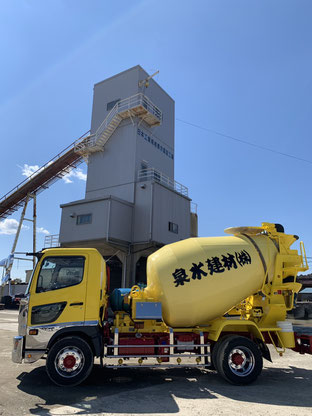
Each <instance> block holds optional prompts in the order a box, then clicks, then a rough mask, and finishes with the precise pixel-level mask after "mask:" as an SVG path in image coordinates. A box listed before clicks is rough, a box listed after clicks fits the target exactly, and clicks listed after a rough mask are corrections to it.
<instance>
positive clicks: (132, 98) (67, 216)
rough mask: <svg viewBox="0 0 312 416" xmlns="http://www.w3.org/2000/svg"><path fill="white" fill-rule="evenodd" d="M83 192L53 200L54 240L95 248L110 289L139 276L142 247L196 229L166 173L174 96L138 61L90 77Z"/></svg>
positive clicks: (183, 191) (184, 194) (186, 201)
mask: <svg viewBox="0 0 312 416" xmlns="http://www.w3.org/2000/svg"><path fill="white" fill-rule="evenodd" d="M90 134H91V135H90V136H89V138H88V140H87V141H85V142H84V143H83V144H82V145H80V147H79V148H78V149H77V151H78V152H80V153H81V154H83V155H84V157H85V158H86V159H87V160H88V175H87V183H86V194H85V199H83V200H79V201H74V202H70V203H68V204H64V205H61V208H62V220H61V228H60V243H61V246H62V247H74V246H75V247H95V248H97V249H98V250H99V251H100V252H101V253H102V255H103V256H104V258H105V259H107V260H108V259H109V265H110V267H111V289H112V288H115V287H128V286H131V285H133V284H135V283H139V282H142V283H144V282H145V280H146V275H145V265H146V258H147V256H148V255H149V254H151V253H152V252H154V251H155V250H157V249H158V248H159V247H161V246H162V245H164V244H168V243H172V242H174V241H178V240H182V239H185V238H188V237H191V236H196V235H197V215H196V213H191V200H190V198H189V197H188V189H187V188H186V187H185V186H183V185H181V184H179V183H178V182H176V181H175V180H174V101H173V99H172V98H171V97H170V96H169V95H168V94H167V93H166V92H165V91H164V90H163V89H162V88H161V87H160V86H159V85H158V84H157V82H156V81H155V80H154V79H153V78H152V77H150V76H149V75H148V74H147V72H145V71H144V70H143V69H142V68H141V67H140V66H139V65H138V66H135V67H133V68H130V69H128V70H126V71H124V72H121V73H120V74H117V75H115V76H113V77H111V78H108V79H106V80H104V81H102V82H99V83H97V84H95V86H94V95H93V109H92V120H91V133H90Z"/></svg>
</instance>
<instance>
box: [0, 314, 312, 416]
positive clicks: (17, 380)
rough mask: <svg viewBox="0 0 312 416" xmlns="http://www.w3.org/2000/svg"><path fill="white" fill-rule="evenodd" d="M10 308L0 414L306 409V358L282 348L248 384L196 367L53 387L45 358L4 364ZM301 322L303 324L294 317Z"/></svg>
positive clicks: (0, 319)
mask: <svg viewBox="0 0 312 416" xmlns="http://www.w3.org/2000/svg"><path fill="white" fill-rule="evenodd" d="M16 320H17V311H0V329H1V332H0V346H1V348H0V357H1V360H0V375H1V378H0V415H1V416H9V415H10V416H11V415H18V416H19V415H97V416H98V415H105V416H110V415H118V416H121V415H142V416H143V415H166V414H179V415H183V416H184V415H185V416H186V415H187V416H189V415H205V416H206V415H216V416H219V415H239V414H242V413H246V414H247V413H251V412H252V413H253V414H255V415H268V414H270V416H271V415H283V416H285V415H286V416H287V415H300V416H305V415H307V416H308V415H309V416H311V415H312V394H311V390H312V356H305V355H299V354H297V353H295V352H293V351H288V352H287V353H286V354H285V355H284V357H279V356H278V355H277V354H276V353H275V352H274V351H273V352H272V358H273V361H274V363H273V364H271V363H268V362H266V361H265V367H264V369H263V372H262V374H261V376H260V377H259V378H258V380H257V381H256V382H255V383H254V384H252V385H249V386H243V387H237V386H232V385H230V384H227V383H226V382H225V381H223V380H222V379H221V378H220V377H219V376H218V375H217V374H216V373H214V372H212V371H203V370H199V369H183V368H177V369H169V370H165V369H156V370H155V369H119V370H102V369H101V368H100V366H99V364H98V363H96V365H95V368H94V371H93V372H92V375H91V376H90V377H89V379H88V380H87V381H86V382H85V383H84V384H83V385H81V386H78V387H73V388H67V389H64V388H61V387H57V386H55V385H53V384H52V383H51V382H50V380H49V378H48V376H47V375H46V372H45V368H44V361H42V360H41V361H39V362H38V363H35V364H31V365H18V364H14V363H12V362H11V345H12V337H13V336H14V335H16V332H17V324H16ZM300 324H304V325H305V324H307V322H306V321H305V322H302V323H301V322H300Z"/></svg>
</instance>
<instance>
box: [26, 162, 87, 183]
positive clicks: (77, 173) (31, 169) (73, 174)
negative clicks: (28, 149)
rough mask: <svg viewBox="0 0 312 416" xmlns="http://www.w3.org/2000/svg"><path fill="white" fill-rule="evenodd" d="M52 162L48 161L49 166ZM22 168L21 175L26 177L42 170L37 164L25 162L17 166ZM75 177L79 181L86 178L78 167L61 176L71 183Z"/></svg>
mask: <svg viewBox="0 0 312 416" xmlns="http://www.w3.org/2000/svg"><path fill="white" fill-rule="evenodd" d="M51 163H52V162H50V163H49V164H48V165H46V166H49V165H50V164H51ZM18 167H19V168H20V169H21V170H22V175H23V176H26V178H29V177H30V176H31V175H32V174H33V173H35V172H36V175H37V174H38V173H39V172H41V171H42V169H44V168H39V166H38V165H28V164H27V163H24V166H18ZM74 178H77V179H79V180H81V181H86V180H87V174H86V173H84V172H83V171H82V169H80V168H76V169H72V170H71V171H70V172H69V173H67V174H66V175H65V176H63V178H62V179H63V181H64V182H65V183H73V181H72V179H74Z"/></svg>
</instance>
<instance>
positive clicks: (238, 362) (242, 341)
mask: <svg viewBox="0 0 312 416" xmlns="http://www.w3.org/2000/svg"><path fill="white" fill-rule="evenodd" d="M262 366H263V359H262V354H261V351H260V349H259V347H258V345H257V344H255V343H254V342H253V341H251V340H250V339H249V338H246V337H241V336H236V335H232V336H230V337H227V338H226V339H224V340H222V342H221V345H220V346H219V348H218V350H217V357H216V368H217V371H218V373H219V374H220V376H221V377H223V378H224V379H225V380H226V381H228V382H229V383H232V384H236V385H242V384H249V383H252V382H253V381H255V380H256V378H257V377H258V376H259V374H260V373H261V370H262Z"/></svg>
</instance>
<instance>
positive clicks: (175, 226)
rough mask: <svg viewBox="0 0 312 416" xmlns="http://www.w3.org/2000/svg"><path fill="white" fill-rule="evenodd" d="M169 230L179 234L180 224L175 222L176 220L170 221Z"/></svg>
mask: <svg viewBox="0 0 312 416" xmlns="http://www.w3.org/2000/svg"><path fill="white" fill-rule="evenodd" d="M168 230H169V231H171V232H172V233H175V234H178V233H179V226H178V224H175V223H174V222H170V221H169V226H168Z"/></svg>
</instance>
